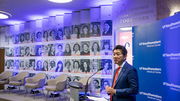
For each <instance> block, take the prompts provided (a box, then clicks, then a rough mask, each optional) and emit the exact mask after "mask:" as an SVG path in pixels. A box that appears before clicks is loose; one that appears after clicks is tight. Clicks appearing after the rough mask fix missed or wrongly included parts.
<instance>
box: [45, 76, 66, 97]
mask: <svg viewBox="0 0 180 101" xmlns="http://www.w3.org/2000/svg"><path fill="white" fill-rule="evenodd" d="M67 77H68V76H67V74H61V75H59V76H58V77H57V78H56V79H49V80H47V86H45V89H46V90H47V97H48V95H49V91H53V92H58V91H61V92H62V91H64V89H65V87H66V80H67ZM47 97H46V99H47ZM59 99H60V96H59ZM53 100H54V96H53Z"/></svg>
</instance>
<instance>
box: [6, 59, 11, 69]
mask: <svg viewBox="0 0 180 101" xmlns="http://www.w3.org/2000/svg"><path fill="white" fill-rule="evenodd" d="M10 65H11V64H10V60H8V59H6V60H5V68H6V69H10Z"/></svg>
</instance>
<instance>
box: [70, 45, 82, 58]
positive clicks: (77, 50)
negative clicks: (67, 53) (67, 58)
mask: <svg viewBox="0 0 180 101" xmlns="http://www.w3.org/2000/svg"><path fill="white" fill-rule="evenodd" d="M80 49H81V46H80V43H79V42H75V43H74V44H73V46H72V55H76V56H79V55H80V51H81V50H80Z"/></svg>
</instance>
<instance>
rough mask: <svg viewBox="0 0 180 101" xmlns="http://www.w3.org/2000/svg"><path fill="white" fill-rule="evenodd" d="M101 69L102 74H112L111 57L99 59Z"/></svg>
mask: <svg viewBox="0 0 180 101" xmlns="http://www.w3.org/2000/svg"><path fill="white" fill-rule="evenodd" d="M101 68H103V70H102V71H101V74H102V75H111V74H112V60H111V59H102V60H101Z"/></svg>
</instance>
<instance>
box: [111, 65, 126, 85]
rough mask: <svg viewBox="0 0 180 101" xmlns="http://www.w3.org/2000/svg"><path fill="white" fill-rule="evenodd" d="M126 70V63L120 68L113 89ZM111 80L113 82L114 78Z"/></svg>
mask: <svg viewBox="0 0 180 101" xmlns="http://www.w3.org/2000/svg"><path fill="white" fill-rule="evenodd" d="M126 69H127V62H126V63H125V64H124V66H123V67H122V69H121V72H120V73H119V75H118V78H117V80H116V83H115V85H114V88H115V87H116V85H117V83H118V82H119V81H120V79H121V77H122V75H123V74H124V72H125V71H126ZM113 80H114V78H113Z"/></svg>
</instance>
